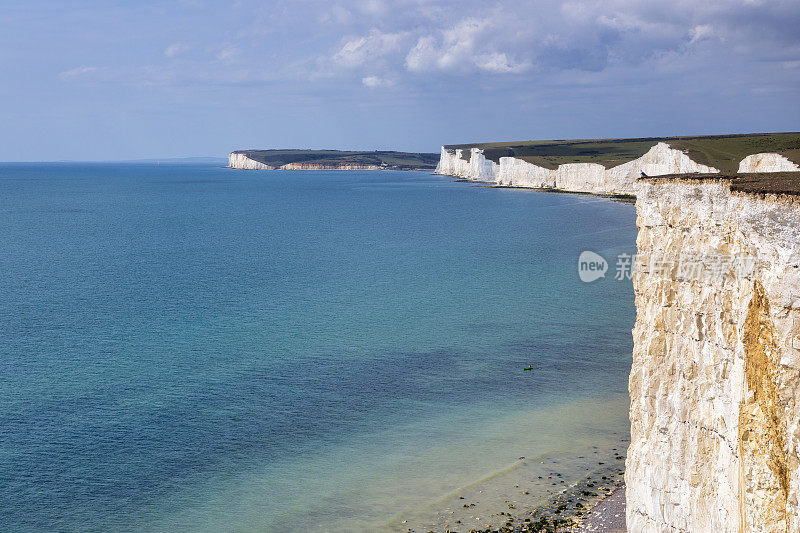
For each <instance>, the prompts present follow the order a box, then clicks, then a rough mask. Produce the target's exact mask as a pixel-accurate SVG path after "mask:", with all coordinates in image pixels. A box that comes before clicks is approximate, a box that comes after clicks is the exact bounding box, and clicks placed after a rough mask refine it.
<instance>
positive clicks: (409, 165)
mask: <svg viewBox="0 0 800 533" xmlns="http://www.w3.org/2000/svg"><path fill="white" fill-rule="evenodd" d="M236 153H241V154H245V155H246V156H247V157H249V158H250V159H253V160H255V161H259V162H261V163H265V164H267V165H271V166H274V167H279V166H281V165H285V164H287V163H314V164H319V165H330V166H340V165H378V166H385V167H389V168H394V169H397V170H410V169H415V168H419V169H433V168H436V164H437V163H438V162H439V154H423V153H420V154H417V153H408V152H392V151H375V152H345V151H340V150H237V152H236Z"/></svg>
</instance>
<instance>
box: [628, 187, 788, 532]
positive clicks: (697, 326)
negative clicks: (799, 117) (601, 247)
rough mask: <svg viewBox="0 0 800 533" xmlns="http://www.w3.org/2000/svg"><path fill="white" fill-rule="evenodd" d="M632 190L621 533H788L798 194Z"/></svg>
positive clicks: (711, 189) (710, 189)
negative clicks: (631, 313) (635, 264)
mask: <svg viewBox="0 0 800 533" xmlns="http://www.w3.org/2000/svg"><path fill="white" fill-rule="evenodd" d="M636 192H637V202H636V209H637V215H638V219H637V225H638V227H639V235H638V238H637V247H638V252H639V254H640V256H639V257H640V259H641V260H642V261H641V262H640V263H639V264H640V267H639V268H637V269H635V272H634V290H635V293H636V310H637V318H636V325H635V328H634V330H633V337H634V353H633V366H632V369H631V375H630V386H629V388H630V394H631V411H630V412H631V445H630V448H629V450H628V456H627V462H626V473H625V480H626V486H627V524H628V529H629V531H635V532H637V533H638V532H666V531H670V532H697V531H714V532H739V531H742V532H744V531H747V532H756V531H763V532H789V531H800V508H799V507H798V497H799V496H800V450H799V448H800V200H798V197H796V196H794V197H792V196H781V197H776V196H772V197H769V196H766V197H765V196H757V195H750V194H744V193H731V191H730V188H729V186H728V184H727V183H726V182H723V181H721V180H714V179H713V177H712V176H709V180H707V181H704V182H701V183H698V182H689V181H679V180H677V181H665V182H658V181H656V182H649V181H644V183H642V182H640V183H639V186H638V189H637V191H636ZM733 257H737V258H740V259H738V260H734V261H733V262H732V263H730V264H727V265H726V263H725V262H726V261H727V260H728V259H729V258H733ZM747 258H749V259H747ZM750 259H752V260H754V261H756V262H755V263H753V264H754V268H753V269H752V270H751V269H750V268H749V264H750ZM737 265H738V271H737Z"/></svg>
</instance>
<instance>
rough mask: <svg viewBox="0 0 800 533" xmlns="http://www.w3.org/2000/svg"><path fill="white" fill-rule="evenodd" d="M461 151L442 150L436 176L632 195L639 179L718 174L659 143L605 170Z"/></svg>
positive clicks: (599, 166) (590, 164)
mask: <svg viewBox="0 0 800 533" xmlns="http://www.w3.org/2000/svg"><path fill="white" fill-rule="evenodd" d="M461 156H462V150H460V149H456V150H449V149H447V148H445V147H442V151H441V156H440V158H439V165H438V166H437V167H436V173H437V174H444V175H450V176H458V177H462V178H466V179H469V180H475V181H486V182H492V183H496V184H498V185H505V186H510V187H532V188H551V189H561V190H565V191H574V192H590V193H595V194H633V193H634V192H635V182H636V179H637V178H638V177H639V176H640V175H641V173H642V172H644V173H645V174H647V175H648V176H660V175H664V174H682V173H688V172H701V173H715V172H719V170H717V169H716V168H713V167H709V166H706V165H702V164H700V163H697V162H695V161H693V160H692V159H691V158H690V157H689V156H688V155H686V154H685V153H683V152H682V151H680V150H675V149H674V148H670V146H669V145H668V144H667V143H663V142H660V143H657V144H656V145H655V146H653V147H652V148H651V149H650V150H649V151H648V152H647V153H646V154H644V155H643V156H642V157H640V158H638V159H634V160H633V161H629V162H627V163H624V164H622V165H619V166H616V167H611V168H608V169H606V168H605V167H603V165H599V164H597V163H569V164H565V165H559V166H558V168H556V169H547V168H544V167H540V166H537V165H534V164H532V163H528V162H526V161H523V160H521V159H517V158H515V157H501V158H500V163H499V164H498V163H495V162H494V161H490V160H488V159H486V158H485V157H484V155H483V150H481V149H479V148H472V149H471V150H470V157H469V161H466V160H465V159H464V158H462V157H461Z"/></svg>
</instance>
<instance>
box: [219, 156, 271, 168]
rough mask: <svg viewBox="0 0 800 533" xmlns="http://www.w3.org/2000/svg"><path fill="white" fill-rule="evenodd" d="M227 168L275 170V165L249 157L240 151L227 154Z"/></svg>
mask: <svg viewBox="0 0 800 533" xmlns="http://www.w3.org/2000/svg"><path fill="white" fill-rule="evenodd" d="M228 168H238V169H242V170H275V167H271V166H269V165H265V164H264V163H261V162H260V161H255V160H254V159H250V158H249V157H247V156H246V155H244V154H243V153H240V152H231V153H230V154H229V155H228Z"/></svg>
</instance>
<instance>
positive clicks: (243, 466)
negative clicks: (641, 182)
mask: <svg viewBox="0 0 800 533" xmlns="http://www.w3.org/2000/svg"><path fill="white" fill-rule="evenodd" d="M635 238H636V227H635V210H634V206H633V205H632V204H630V203H626V202H620V201H614V200H611V199H607V198H601V197H596V196H588V195H578V194H559V193H545V192H538V191H533V190H524V189H509V188H495V187H489V186H486V185H485V184H476V183H465V182H462V181H458V180H454V179H452V178H448V177H443V176H436V175H432V174H430V173H427V172H394V171H380V172H356V171H242V170H233V169H227V168H222V165H221V164H216V163H202V164H189V163H168V164H154V163H4V164H0V405H2V409H0V530H3V531H310V530H314V531H373V530H392V529H394V528H400V527H402V526H400V525H399V524H401V523H402V520H401V519H403V517H404V516H406V515H408V516H411V515H415V514H419V513H423V514H424V513H426V512H431V513H434V512H436V511H437V507H438V506H441V503H442V502H443V501H444V499H445V498H448V497H452V496H453V495H455V494H458V493H459V491H461V490H467V489H468V488H469V487H476V486H486V487H490V486H491V485H492V480H493V479H495V478H497V477H498V476H500V474H502V475H503V476H506V475H507V474H508V473H509V472H514V469H515V468H517V466H518V465H520V461H521V460H522V458H523V457H527V458H535V459H536V461H535V462H536V464H544V462H545V460H546V459H548V458H553V457H566V456H569V457H578V456H579V455H581V454H582V453H583V451H585V450H590V449H592V448H594V449H595V450H596V449H597V447H598V446H600V447H602V446H610V445H612V444H613V443H615V442H623V441H624V440H625V438H626V437H627V435H628V431H629V422H628V399H627V384H628V374H629V372H630V365H631V350H632V339H631V328H632V327H633V323H634V318H635V309H634V303H633V290H632V286H631V282H630V280H629V279H627V278H626V276H624V275H622V276H615V272H614V270H615V263H616V261H617V259H616V258H617V257H618V256H619V255H620V254H624V253H633V252H634V250H635ZM587 250H589V251H593V252H595V253H597V254H599V255H601V256H602V257H604V258H605V259H606V260H607V262H608V271H607V273H606V275H605V276H604V277H601V278H600V279H597V280H595V281H593V282H591V283H587V282H583V281H581V279H580V278H579V276H578V269H577V265H578V257H579V256H580V254H581V252H583V251H587ZM615 277H621V278H622V279H615ZM525 368H531V369H530V370H525ZM539 459H541V461H539ZM587 461H588V460H587ZM573 463H574V464H573ZM570 464H573V468H572V470H571V471H570V472H567V471H564V472H563V475H564V476H565V478H564V479H566V478H570V476H571V477H573V478H574V477H576V476H578V475H579V474H580V472H579V471H581V472H582V471H583V470H587V471H588V470H589V469H590V465H588V463H587V464H586V465H584V464H583V463H580V461H578V462H577V463H575V462H574V461H573V462H572V463H570ZM601 464H602V463H601ZM500 477H502V476H500ZM512 477H513V476H512ZM476 484H477V485H476ZM553 484H555V483H553Z"/></svg>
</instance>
